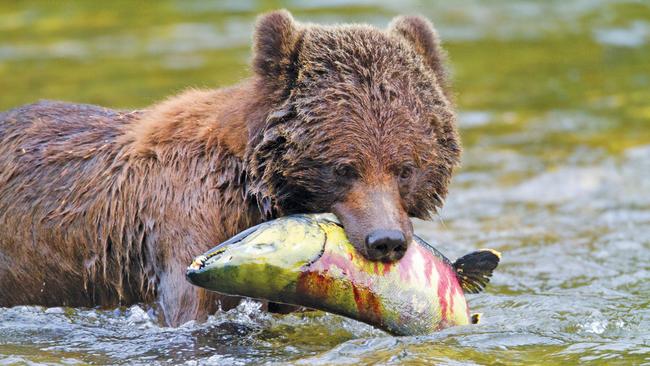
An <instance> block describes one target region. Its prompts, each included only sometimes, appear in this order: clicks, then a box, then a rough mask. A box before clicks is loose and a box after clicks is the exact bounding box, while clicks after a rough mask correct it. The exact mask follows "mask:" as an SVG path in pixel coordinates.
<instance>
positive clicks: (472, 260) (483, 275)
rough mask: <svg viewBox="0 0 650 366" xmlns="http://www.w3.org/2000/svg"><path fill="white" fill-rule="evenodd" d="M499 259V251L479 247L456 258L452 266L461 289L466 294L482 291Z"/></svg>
mask: <svg viewBox="0 0 650 366" xmlns="http://www.w3.org/2000/svg"><path fill="white" fill-rule="evenodd" d="M499 260H501V253H499V252H497V251H496V250H493V249H480V250H477V251H475V252H472V253H469V254H467V255H464V256H462V257H460V258H458V259H457V260H456V262H454V264H453V267H454V269H455V270H456V277H458V280H459V281H460V285H461V287H462V288H463V291H465V293H468V294H476V293H479V292H481V291H483V289H484V288H485V286H486V285H487V283H488V282H490V277H492V272H493V271H494V269H495V268H497V266H498V265H499Z"/></svg>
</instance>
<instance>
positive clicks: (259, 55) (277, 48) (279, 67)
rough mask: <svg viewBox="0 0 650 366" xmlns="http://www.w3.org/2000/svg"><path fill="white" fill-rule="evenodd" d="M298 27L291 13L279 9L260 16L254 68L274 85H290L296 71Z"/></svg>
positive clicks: (254, 44)
mask: <svg viewBox="0 0 650 366" xmlns="http://www.w3.org/2000/svg"><path fill="white" fill-rule="evenodd" d="M299 39H300V36H299V31H298V26H297V24H296V23H295V22H294V20H293V17H292V16H291V13H289V12H288V11H286V10H277V11H273V12H270V13H267V14H263V15H261V16H260V17H259V18H258V19H257V25H256V26H255V35H254V38H253V53H254V57H253V68H254V70H255V72H256V73H257V74H258V75H260V76H262V77H264V78H265V79H267V80H269V81H271V82H272V83H273V84H276V85H277V84H278V83H279V84H280V85H288V84H289V83H290V82H291V79H292V78H294V77H295V74H296V72H297V71H296V68H297V66H296V65H295V64H296V60H295V59H296V54H297V48H298V47H297V45H298V41H299Z"/></svg>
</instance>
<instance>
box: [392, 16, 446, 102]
mask: <svg viewBox="0 0 650 366" xmlns="http://www.w3.org/2000/svg"><path fill="white" fill-rule="evenodd" d="M388 29H389V32H390V33H391V34H394V35H397V36H399V37H402V38H403V39H405V40H406V41H407V42H409V43H410V44H411V45H412V46H413V48H414V49H415V51H416V52H417V53H419V54H420V55H421V56H422V57H423V58H424V60H425V62H426V64H427V66H429V67H430V68H431V70H433V72H434V74H435V75H436V78H437V79H438V82H439V83H440V84H441V85H442V87H443V89H445V90H446V89H447V70H446V69H445V65H444V63H445V60H446V58H447V55H446V53H445V51H444V50H443V49H442V47H441V46H440V39H439V38H438V33H437V32H436V30H435V29H434V28H433V24H431V22H429V21H428V20H427V19H426V18H424V17H421V16H399V17H396V18H394V19H393V21H392V22H391V23H390V25H389V27H388Z"/></svg>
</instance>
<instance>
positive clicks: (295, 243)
mask: <svg viewBox="0 0 650 366" xmlns="http://www.w3.org/2000/svg"><path fill="white" fill-rule="evenodd" d="M499 260H500V253H498V252H496V251H494V250H491V249H482V250H479V251H476V252H472V253H470V254H468V255H466V256H463V257H461V258H460V259H458V260H457V261H455V262H453V263H452V262H451V261H450V260H449V259H447V258H446V257H445V256H444V255H442V254H441V253H440V252H439V251H438V250H436V249H435V248H434V247H432V246H431V245H429V244H427V243H426V242H425V241H424V240H422V239H420V238H419V237H417V236H414V239H413V242H412V243H411V244H410V245H409V247H408V249H407V251H406V253H405V255H404V257H403V258H402V259H401V260H399V261H397V262H393V263H384V262H373V261H370V260H368V259H366V258H365V257H363V256H362V255H360V254H359V253H358V252H357V251H356V250H355V248H354V247H353V246H352V244H351V243H350V242H349V241H348V239H347V237H346V235H345V231H344V229H343V227H342V226H341V224H340V223H339V221H338V220H337V218H336V216H334V215H332V214H311V215H292V216H287V217H282V218H279V219H276V220H273V221H268V222H265V223H262V224H260V225H257V226H254V227H252V228H250V229H248V230H245V231H243V232H241V233H240V234H238V235H236V236H234V237H233V238H231V239H229V240H227V241H226V242H224V243H222V244H220V245H218V246H216V247H215V248H213V249H211V250H209V251H208V252H206V253H205V254H203V255H200V256H198V257H196V258H195V259H194V261H193V262H192V264H191V265H190V266H189V267H188V269H187V279H188V280H189V281H190V282H191V283H192V284H194V285H196V286H200V287H203V288H205V289H208V290H211V291H216V292H219V293H222V294H227V295H236V296H245V297H250V298H257V299H263V300H268V301H272V302H277V303H284V304H290V305H299V306H304V307H308V308H313V309H317V310H323V311H326V312H330V313H335V314H339V315H342V316H345V317H349V318H352V319H356V320H359V321H362V322H364V323H367V324H370V325H372V326H374V327H377V328H380V329H383V330H384V331H386V332H388V333H391V334H394V335H422V334H429V333H432V332H435V331H438V330H440V329H443V328H446V327H449V326H455V325H466V324H470V323H472V322H476V321H477V319H478V318H477V317H472V316H470V313H469V308H468V306H467V301H466V299H465V293H477V292H480V291H481V290H483V288H484V287H485V285H486V284H487V283H488V282H489V280H490V277H491V275H492V272H493V270H494V269H495V268H496V267H497V265H498V263H499Z"/></svg>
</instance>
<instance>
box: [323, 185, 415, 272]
mask: <svg viewBox="0 0 650 366" xmlns="http://www.w3.org/2000/svg"><path fill="white" fill-rule="evenodd" d="M332 211H334V213H335V214H336V216H337V217H338V218H339V220H340V221H341V223H342V224H343V227H344V228H345V233H346V234H347V236H348V239H350V242H351V243H352V245H354V247H355V248H356V250H357V251H358V252H359V253H361V254H362V255H363V256H364V257H366V258H368V259H370V260H372V261H381V262H393V261H397V260H400V259H401V258H402V257H403V256H404V253H405V252H406V249H407V248H408V243H409V242H410V241H411V239H412V237H413V226H412V224H411V220H410V219H409V217H408V215H407V213H406V211H405V210H404V208H403V206H402V202H401V199H400V195H399V190H398V187H397V185H396V184H395V183H394V182H391V181H390V180H389V181H388V182H385V183H384V184H380V185H378V184H373V183H365V182H361V181H360V182H357V183H355V184H354V185H353V186H352V187H351V189H350V190H349V192H348V194H347V195H346V197H345V199H344V200H342V201H341V202H337V203H335V204H334V205H333V206H332Z"/></svg>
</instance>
